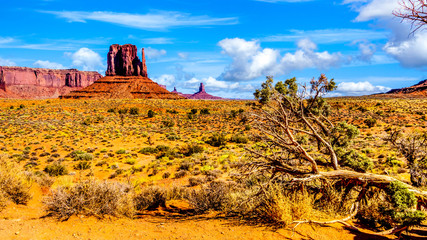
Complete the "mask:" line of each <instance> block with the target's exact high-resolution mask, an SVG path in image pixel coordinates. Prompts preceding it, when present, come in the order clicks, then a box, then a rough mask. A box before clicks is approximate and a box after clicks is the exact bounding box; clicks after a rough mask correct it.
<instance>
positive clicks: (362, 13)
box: [344, 0, 427, 69]
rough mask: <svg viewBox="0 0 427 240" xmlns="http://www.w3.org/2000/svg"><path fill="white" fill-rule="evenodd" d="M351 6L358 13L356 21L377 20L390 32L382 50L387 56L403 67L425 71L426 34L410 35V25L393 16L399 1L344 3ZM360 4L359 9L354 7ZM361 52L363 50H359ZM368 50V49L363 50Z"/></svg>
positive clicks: (381, 0)
mask: <svg viewBox="0 0 427 240" xmlns="http://www.w3.org/2000/svg"><path fill="white" fill-rule="evenodd" d="M344 3H349V4H352V5H353V9H355V10H356V11H357V12H359V15H358V16H357V17H356V19H355V20H356V21H370V20H378V23H379V25H378V26H380V27H384V28H387V29H390V30H391V34H390V35H389V36H388V41H387V43H386V44H385V46H384V47H383V48H382V49H383V50H384V51H385V52H386V53H387V54H388V55H389V56H391V57H393V58H394V59H396V60H397V61H399V62H400V64H401V65H402V66H404V67H409V68H421V69H427V42H426V41H425V39H427V32H425V31H417V32H415V33H414V34H410V32H411V25H410V23H408V22H400V19H399V18H396V17H394V16H393V11H399V9H400V8H401V6H400V5H399V0H371V1H366V2H362V3H354V1H351V2H349V1H345V2H344ZM357 4H359V5H360V4H361V5H360V6H359V7H354V6H355V5H357ZM361 50H363V49H361ZM364 50H368V51H369V49H364Z"/></svg>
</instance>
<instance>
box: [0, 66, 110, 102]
mask: <svg viewBox="0 0 427 240" xmlns="http://www.w3.org/2000/svg"><path fill="white" fill-rule="evenodd" d="M101 77H102V75H101V74H99V73H98V72H83V71H78V70H76V69H63V70H62V69H61V70H56V69H55V70H54V69H43V68H27V67H2V66H0V92H1V93H0V97H4V98H32V99H40V98H56V97H58V96H59V95H62V94H67V93H69V92H71V91H72V90H77V89H80V88H83V87H86V86H89V85H90V84H92V83H93V82H95V81H96V80H98V79H99V78H101Z"/></svg>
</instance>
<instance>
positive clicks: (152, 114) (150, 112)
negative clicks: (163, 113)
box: [147, 109, 156, 118]
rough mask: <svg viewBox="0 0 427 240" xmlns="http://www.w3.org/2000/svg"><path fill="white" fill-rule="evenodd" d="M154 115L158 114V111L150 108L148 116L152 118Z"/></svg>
mask: <svg viewBox="0 0 427 240" xmlns="http://www.w3.org/2000/svg"><path fill="white" fill-rule="evenodd" d="M154 115H156V113H155V112H154V111H153V110H151V109H150V110H148V112H147V117H148V118H152V117H154Z"/></svg>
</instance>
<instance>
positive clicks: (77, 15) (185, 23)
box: [41, 11, 238, 31]
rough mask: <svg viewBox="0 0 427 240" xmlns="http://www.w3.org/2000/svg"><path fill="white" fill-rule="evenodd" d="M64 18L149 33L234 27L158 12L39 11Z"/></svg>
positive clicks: (218, 20) (230, 20) (227, 22)
mask: <svg viewBox="0 0 427 240" xmlns="http://www.w3.org/2000/svg"><path fill="white" fill-rule="evenodd" d="M41 12H42V13H48V14H53V15H55V16H57V17H60V18H65V19H67V20H68V21H69V22H81V23H85V22H86V21H87V20H93V21H100V22H107V23H113V24H118V25H122V26H125V27H130V28H137V29H143V30H149V31H164V30H167V29H170V28H175V27H195V26H199V27H201V26H214V25H234V24H237V23H238V19H237V18H235V17H229V18H212V17H209V16H192V15H190V14H188V13H181V12H172V11H158V12H152V13H147V14H130V13H116V12H102V11H98V12H83V11H41Z"/></svg>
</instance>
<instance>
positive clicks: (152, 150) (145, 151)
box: [139, 147, 158, 155]
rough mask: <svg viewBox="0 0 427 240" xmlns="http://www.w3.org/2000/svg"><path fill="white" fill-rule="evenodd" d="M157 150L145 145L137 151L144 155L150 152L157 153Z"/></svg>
mask: <svg viewBox="0 0 427 240" xmlns="http://www.w3.org/2000/svg"><path fill="white" fill-rule="evenodd" d="M157 152H158V150H157V149H156V148H152V147H145V148H142V149H141V150H139V153H141V154H145V155H150V154H153V153H157Z"/></svg>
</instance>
